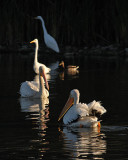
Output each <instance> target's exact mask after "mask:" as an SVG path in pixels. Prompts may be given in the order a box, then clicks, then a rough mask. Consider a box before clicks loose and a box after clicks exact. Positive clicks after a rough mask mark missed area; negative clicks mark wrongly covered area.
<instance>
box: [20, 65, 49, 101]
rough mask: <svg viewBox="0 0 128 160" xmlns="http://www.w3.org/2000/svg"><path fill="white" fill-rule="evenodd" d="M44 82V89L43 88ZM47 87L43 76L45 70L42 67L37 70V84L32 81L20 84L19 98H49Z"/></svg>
mask: <svg viewBox="0 0 128 160" xmlns="http://www.w3.org/2000/svg"><path fill="white" fill-rule="evenodd" d="M44 81H45V85H46V88H47V89H46V88H45V86H44ZM48 90H49V85H48V82H47V79H46V75H45V69H44V67H43V66H40V68H39V84H38V83H36V82H34V81H25V82H23V83H22V84H21V87H20V94H21V97H29V98H46V97H48V96H49V92H48Z"/></svg>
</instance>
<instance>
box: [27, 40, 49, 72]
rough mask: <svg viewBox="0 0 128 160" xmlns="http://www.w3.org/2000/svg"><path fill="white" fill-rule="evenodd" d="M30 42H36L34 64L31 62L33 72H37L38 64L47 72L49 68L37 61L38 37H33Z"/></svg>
mask: <svg viewBox="0 0 128 160" xmlns="http://www.w3.org/2000/svg"><path fill="white" fill-rule="evenodd" d="M30 43H35V44H36V48H35V58H34V64H33V69H34V71H35V73H36V74H39V67H40V66H43V68H44V70H45V73H49V72H50V71H51V69H50V68H48V67H46V66H45V65H44V64H42V63H39V62H38V48H39V44H38V39H34V40H33V41H31V42H30Z"/></svg>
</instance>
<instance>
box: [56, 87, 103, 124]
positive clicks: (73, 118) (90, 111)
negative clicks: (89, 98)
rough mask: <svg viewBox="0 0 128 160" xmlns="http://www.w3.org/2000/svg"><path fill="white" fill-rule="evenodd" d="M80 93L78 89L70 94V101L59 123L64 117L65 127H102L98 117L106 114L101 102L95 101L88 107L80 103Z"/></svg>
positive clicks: (62, 112)
mask: <svg viewBox="0 0 128 160" xmlns="http://www.w3.org/2000/svg"><path fill="white" fill-rule="evenodd" d="M79 96H80V93H79V91H78V90H77V89H73V90H71V92H70V96H69V99H68V101H67V103H66V104H65V106H64V108H63V109H62V111H61V113H60V116H59V119H58V121H59V120H60V119H61V118H62V117H63V116H64V117H63V122H64V124H65V125H68V126H70V127H97V126H99V127H100V121H98V116H99V115H102V114H103V113H105V112H106V109H105V108H104V107H103V106H101V104H100V102H96V101H95V100H94V101H93V102H91V103H89V104H88V105H87V104H85V103H79Z"/></svg>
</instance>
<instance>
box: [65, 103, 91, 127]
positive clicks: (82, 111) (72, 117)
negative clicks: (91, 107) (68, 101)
mask: <svg viewBox="0 0 128 160" xmlns="http://www.w3.org/2000/svg"><path fill="white" fill-rule="evenodd" d="M87 115H88V106H87V105H86V104H84V103H78V104H76V105H73V106H72V107H71V108H70V109H69V110H68V112H67V113H66V114H65V116H64V118H63V122H64V124H69V123H71V122H73V121H76V120H77V119H78V118H79V117H83V116H87Z"/></svg>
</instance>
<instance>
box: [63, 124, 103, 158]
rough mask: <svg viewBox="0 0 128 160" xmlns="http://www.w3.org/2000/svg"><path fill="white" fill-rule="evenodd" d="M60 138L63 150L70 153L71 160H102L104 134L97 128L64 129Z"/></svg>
mask: <svg viewBox="0 0 128 160" xmlns="http://www.w3.org/2000/svg"><path fill="white" fill-rule="evenodd" d="M60 132H61V133H62V138H63V139H64V150H67V151H69V152H71V156H73V158H75V159H77V158H82V159H83V158H85V157H86V158H90V157H91V158H92V159H97V158H100V159H104V156H103V155H104V154H105V153H106V140H105V139H104V138H105V134H104V133H100V132H99V130H98V128H68V127H64V128H63V131H60Z"/></svg>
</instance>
